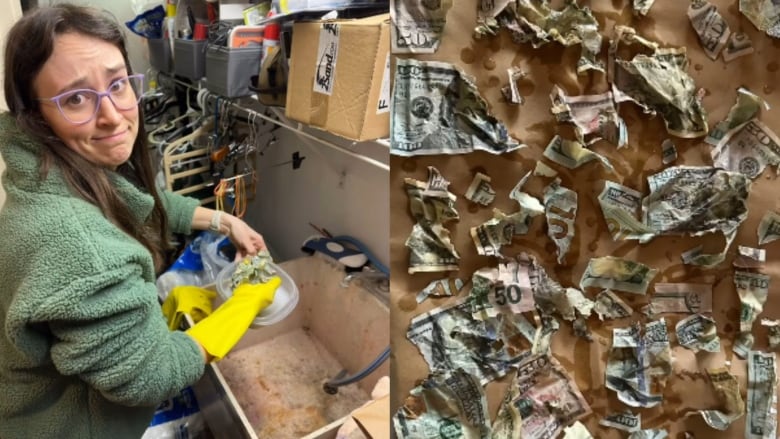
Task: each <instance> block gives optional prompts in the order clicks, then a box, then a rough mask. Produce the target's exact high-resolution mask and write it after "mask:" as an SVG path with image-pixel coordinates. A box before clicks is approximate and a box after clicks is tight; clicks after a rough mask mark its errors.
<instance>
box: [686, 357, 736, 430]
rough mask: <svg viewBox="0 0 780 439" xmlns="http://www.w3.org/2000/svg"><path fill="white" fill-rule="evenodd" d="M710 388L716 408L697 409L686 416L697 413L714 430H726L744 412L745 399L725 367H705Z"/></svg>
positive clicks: (734, 379)
mask: <svg viewBox="0 0 780 439" xmlns="http://www.w3.org/2000/svg"><path fill="white" fill-rule="evenodd" d="M706 372H707V376H708V377H709V381H710V384H711V385H712V389H713V390H714V391H715V396H716V397H717V399H718V402H719V404H718V408H717V409H715V410H712V409H711V410H697V411H693V412H689V413H688V414H687V415H686V416H689V415H692V414H695V413H698V414H700V415H701V416H702V418H704V422H706V423H707V425H709V426H710V427H712V428H714V429H716V430H720V431H723V430H726V429H727V428H729V426H731V423H732V422H734V421H736V420H737V419H739V418H741V417H742V416H743V415H744V414H745V401H743V400H742V395H741V394H740V392H739V381H738V380H737V377H736V376H734V375H733V374H731V372H729V370H728V369H727V368H725V367H715V368H707V369H706Z"/></svg>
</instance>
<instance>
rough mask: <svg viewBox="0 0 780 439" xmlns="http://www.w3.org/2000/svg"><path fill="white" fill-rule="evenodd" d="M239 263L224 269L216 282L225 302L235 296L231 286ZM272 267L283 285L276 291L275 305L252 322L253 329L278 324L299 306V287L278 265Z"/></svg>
mask: <svg viewBox="0 0 780 439" xmlns="http://www.w3.org/2000/svg"><path fill="white" fill-rule="evenodd" d="M239 262H240V261H235V262H232V263H231V264H230V265H228V266H226V267H225V268H223V269H222V271H220V272H219V274H218V275H217V280H216V282H215V284H216V287H217V294H219V295H220V297H221V298H222V299H223V300H227V299H229V298H230V297H231V296H232V295H233V287H232V286H231V282H230V278H231V277H232V276H233V273H234V272H235V271H236V266H237V265H238V263H239ZM271 267H272V268H273V269H274V271H276V275H277V276H279V277H280V278H282V284H281V285H279V288H278V289H277V290H276V294H275V295H274V301H273V303H271V304H270V305H269V306H268V307H267V308H265V309H264V310H263V311H261V312H260V314H258V315H257V318H255V319H254V320H253V321H252V324H251V325H250V327H252V328H258V327H262V326H268V325H273V324H274V323H278V322H280V321H282V320H283V319H284V318H285V317H287V316H288V315H290V313H291V312H292V311H293V310H294V309H295V306H296V305H298V287H297V286H296V285H295V282H294V281H293V280H292V278H291V277H290V275H289V274H287V272H285V271H284V270H282V269H281V268H279V266H278V265H276V264H274V263H273V262H272V263H271Z"/></svg>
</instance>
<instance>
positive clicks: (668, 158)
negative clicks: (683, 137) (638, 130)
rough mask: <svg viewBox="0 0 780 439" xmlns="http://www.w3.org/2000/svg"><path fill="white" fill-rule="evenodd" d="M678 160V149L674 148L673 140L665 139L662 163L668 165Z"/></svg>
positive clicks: (662, 147)
mask: <svg viewBox="0 0 780 439" xmlns="http://www.w3.org/2000/svg"><path fill="white" fill-rule="evenodd" d="M675 160H677V147H675V146H674V142H672V139H664V141H663V142H661V162H663V164H665V165H668V164H669V163H672V162H673V161H675Z"/></svg>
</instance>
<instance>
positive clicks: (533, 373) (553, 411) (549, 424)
mask: <svg viewBox="0 0 780 439" xmlns="http://www.w3.org/2000/svg"><path fill="white" fill-rule="evenodd" d="M590 413H591V410H590V406H589V405H588V402H587V401H585V398H584V397H583V396H582V393H581V392H580V390H579V389H578V388H577V385H576V383H575V382H574V380H573V379H572V378H571V376H570V375H569V374H568V372H567V371H566V370H565V369H564V368H563V366H561V365H560V363H559V362H558V360H556V359H555V357H554V356H552V355H550V354H542V355H533V356H531V357H529V358H527V359H525V360H524V361H523V362H522V363H520V365H518V367H517V373H516V374H515V375H514V376H513V378H512V382H511V383H510V384H509V388H508V389H507V393H506V395H505V396H504V399H503V400H502V401H501V405H500V406H499V408H498V414H497V415H496V419H495V421H494V422H493V433H492V435H491V439H517V438H524V439H555V438H557V437H558V435H559V434H560V433H561V431H562V430H563V428H564V427H565V426H567V425H569V424H571V423H572V422H574V421H577V420H579V419H581V418H584V417H585V416H588V415H589V414H590Z"/></svg>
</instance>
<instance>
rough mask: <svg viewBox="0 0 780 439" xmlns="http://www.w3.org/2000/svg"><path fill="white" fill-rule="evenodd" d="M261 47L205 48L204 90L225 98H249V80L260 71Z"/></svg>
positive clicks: (211, 46) (250, 92)
mask: <svg viewBox="0 0 780 439" xmlns="http://www.w3.org/2000/svg"><path fill="white" fill-rule="evenodd" d="M262 51H263V48H262V47H242V48H227V47H223V46H214V45H209V46H208V47H207V48H206V88H207V89H209V90H211V91H212V92H214V93H216V94H218V95H221V96H224V97H227V98H237V97H241V96H249V95H251V94H252V93H253V92H252V91H251V90H250V89H249V85H250V83H251V78H252V76H253V75H257V73H258V71H259V70H260V56H261V54H262Z"/></svg>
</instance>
